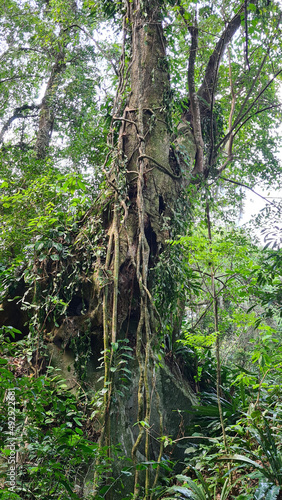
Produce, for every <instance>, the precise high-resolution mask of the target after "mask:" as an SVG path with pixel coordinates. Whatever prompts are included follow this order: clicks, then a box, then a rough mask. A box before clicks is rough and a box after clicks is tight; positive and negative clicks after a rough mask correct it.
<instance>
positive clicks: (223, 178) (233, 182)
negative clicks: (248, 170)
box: [218, 175, 281, 212]
mask: <svg viewBox="0 0 282 500" xmlns="http://www.w3.org/2000/svg"><path fill="white" fill-rule="evenodd" d="M218 178H219V179H222V180H223V181H227V182H231V184H235V185H236V186H241V187H244V188H246V189H249V190H250V191H252V193H254V194H255V195H256V196H259V197H260V198H261V199H262V200H264V201H266V202H267V203H269V204H270V205H273V206H274V207H275V208H276V210H278V212H281V210H280V208H279V207H278V206H277V205H276V204H275V203H273V201H270V200H269V199H268V198H265V196H262V195H261V194H259V193H257V192H256V191H255V190H254V189H253V188H251V187H250V186H247V184H243V183H242V182H238V181H233V180H232V179H227V178H226V177H222V176H221V175H220V176H219V177H218Z"/></svg>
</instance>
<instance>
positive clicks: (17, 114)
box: [0, 104, 39, 144]
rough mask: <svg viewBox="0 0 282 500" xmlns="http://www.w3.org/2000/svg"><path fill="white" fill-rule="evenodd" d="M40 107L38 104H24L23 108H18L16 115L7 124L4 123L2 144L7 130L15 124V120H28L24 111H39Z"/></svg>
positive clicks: (1, 133)
mask: <svg viewBox="0 0 282 500" xmlns="http://www.w3.org/2000/svg"><path fill="white" fill-rule="evenodd" d="M38 108H39V106H38V105H37V104H31V105H29V104H24V105H23V106H20V107H19V108H16V109H15V111H14V113H13V114H12V116H10V118H9V119H8V120H7V121H6V123H4V125H3V127H2V130H1V132H0V144H1V143H2V142H3V139H4V135H5V133H6V132H7V130H8V129H9V127H10V125H11V124H12V123H13V121H14V120H16V119H17V118H26V116H25V115H23V114H22V112H23V111H25V110H27V109H30V110H32V109H38Z"/></svg>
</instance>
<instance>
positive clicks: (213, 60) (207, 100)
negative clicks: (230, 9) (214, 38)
mask: <svg viewBox="0 0 282 500" xmlns="http://www.w3.org/2000/svg"><path fill="white" fill-rule="evenodd" d="M243 11H244V4H242V5H241V7H240V9H239V11H238V12H237V14H236V15H235V16H234V17H233V19H231V21H230V23H229V24H228V25H227V27H226V28H225V30H224V32H223V33H222V35H221V37H220V39H219V41H218V42H217V44H216V47H215V49H214V51H213V53H212V55H211V56H210V59H209V62H208V65H207V68H206V72H205V76H204V80H203V83H202V85H201V87H200V89H199V92H198V95H199V97H200V98H201V109H204V108H206V107H207V106H210V105H211V104H212V101H213V94H214V89H215V87H216V81H217V76H218V68H219V64H220V61H221V59H222V57H223V54H224V52H225V49H226V47H227V45H228V43H229V42H230V41H231V39H232V38H233V36H234V35H235V33H236V31H237V30H238V28H239V27H240V25H241V14H242V12H243Z"/></svg>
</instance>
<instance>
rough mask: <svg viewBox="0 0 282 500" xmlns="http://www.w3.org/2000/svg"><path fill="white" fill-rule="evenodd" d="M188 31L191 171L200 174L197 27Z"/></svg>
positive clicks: (201, 140) (201, 160) (201, 148)
mask: <svg viewBox="0 0 282 500" xmlns="http://www.w3.org/2000/svg"><path fill="white" fill-rule="evenodd" d="M189 31H190V34H191V47H190V54H189V65H188V89H189V97H190V109H191V114H192V126H193V132H194V138H195V143H196V148H197V152H196V159H195V166H194V169H193V171H192V175H197V174H202V173H203V171H204V141H203V137H202V127H201V115H200V106H199V100H198V96H197V93H196V88H195V60H196V55H197V48H198V27H197V26H193V27H189Z"/></svg>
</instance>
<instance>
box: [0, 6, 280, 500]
mask: <svg viewBox="0 0 282 500" xmlns="http://www.w3.org/2000/svg"><path fill="white" fill-rule="evenodd" d="M129 3H131V2H129ZM156 3H157V2H156ZM160 4H161V6H162V18H163V22H162V24H163V27H164V32H165V36H166V41H167V52H168V57H167V60H166V61H163V62H162V64H165V65H166V66H167V67H168V68H169V72H170V82H171V89H170V92H169V95H165V96H164V100H163V101H164V102H163V105H164V109H165V112H166V126H167V127H168V129H169V130H170V133H171V137H172V145H171V150H172V151H173V152H174V153H173V154H174V155H175V158H176V157H177V158H178V161H179V165H181V168H182V170H183V172H181V173H182V174H183V176H184V177H185V176H186V179H187V182H186V187H185V189H184V190H183V194H182V196H181V197H180V198H179V200H178V204H176V205H175V207H174V209H173V213H172V214H171V216H170V217H165V216H164V217H163V219H162V227H161V230H162V233H163V241H164V242H165V243H163V244H162V245H160V244H159V242H158V245H159V248H158V250H155V253H154V252H152V256H151V257H150V260H149V271H148V276H149V279H148V283H149V285H148V286H149V287H150V291H148V297H149V298H150V301H151V302H152V304H153V305H152V310H153V309H154V311H156V316H157V319H158V322H157V321H156V322H155V323H156V328H155V330H156V331H155V332H153V333H154V337H153V342H152V345H150V349H152V356H154V359H157V360H158V363H159V365H160V366H161V365H162V364H166V365H167V366H169V367H170V368H171V369H172V371H173V372H174V373H176V372H177V373H179V374H180V376H181V377H183V378H185V379H186V380H188V381H189V383H190V385H191V387H192V389H193V391H194V392H195V394H196V396H197V399H198V404H197V405H194V406H193V408H192V409H191V421H190V424H189V428H188V427H187V428H185V429H179V437H178V438H177V439H172V437H171V436H170V435H166V433H165V430H164V431H163V433H162V434H160V435H157V436H156V435H154V432H155V430H154V429H153V428H151V427H150V425H149V423H148V422H147V420H146V419H144V420H139V422H134V424H133V425H134V426H136V425H138V428H139V429H141V432H142V429H146V432H147V435H149V434H150V433H151V435H152V438H153V439H154V440H155V441H157V442H158V443H160V450H161V452H162V453H160V456H159V458H157V457H155V459H154V460H153V459H152V460H150V461H149V460H143V461H142V460H141V461H140V463H136V461H135V460H134V456H133V457H132V456H131V455H130V453H131V452H130V450H129V451H128V454H124V452H123V451H121V449H120V447H119V446H111V444H108V443H107V441H106V442H105V443H102V444H101V441H99V439H100V436H101V435H103V432H102V431H101V428H102V427H103V425H104V424H103V418H104V417H105V416H106V411H107V405H108V406H109V405H110V403H108V401H110V400H111V404H113V403H114V404H116V405H117V407H118V404H121V402H122V401H124V400H125V399H126V397H127V396H126V395H127V392H128V390H129V387H130V383H131V378H132V373H131V369H132V367H134V369H135V368H136V366H135V365H134V363H135V354H136V351H137V350H138V349H137V347H136V345H135V344H134V342H133V341H132V337H131V336H130V335H132V332H131V331H129V330H130V329H129V326H128V325H122V328H121V330H122V331H123V333H124V337H126V338H119V339H115V341H114V342H112V344H111V345H110V348H105V344H104V350H103V347H102V344H103V342H102V341H101V337H102V335H101V331H102V326H101V324H98V320H97V325H96V324H95V327H97V330H99V334H100V338H99V340H97V338H98V335H97V336H96V337H95V336H94V335H92V334H93V331H92V330H91V328H93V322H94V320H93V317H94V312H95V313H96V312H97V309H98V305H99V302H100V303H101V302H103V299H102V293H101V291H103V290H105V289H106V288H107V286H108V284H109V283H111V280H112V274H113V270H112V269H109V268H108V267H107V266H106V264H105V262H107V259H108V251H107V245H108V241H109V239H110V238H111V236H110V230H109V228H110V225H111V221H112V220H113V218H114V215H113V214H114V213H116V212H115V210H116V208H114V207H116V206H117V203H116V200H117V196H119V197H120V198H119V201H120V200H122V204H121V207H122V210H124V211H123V212H122V210H121V208H119V210H120V212H119V214H121V215H120V219H121V227H123V226H125V225H126V219H127V215H128V210H129V205H130V201H129V195H127V190H129V188H128V185H129V183H128V178H127V176H126V165H127V162H126V160H124V159H123V160H121V157H120V155H119V153H117V151H118V147H119V146H118V144H119V141H120V137H119V130H120V121H121V120H120V119H119V120H118V119H116V120H115V119H113V116H114V115H115V113H117V112H119V113H120V114H122V112H121V111H122V110H123V108H124V107H125V106H126V105H127V101H126V99H127V97H128V95H130V92H131V88H130V82H129V81H128V80H126V79H125V81H124V82H123V86H122V88H121V89H120V88H119V92H120V94H116V88H117V86H118V85H119V84H120V75H121V72H122V70H121V69H120V67H121V66H122V69H123V70H124V71H125V74H126V75H128V73H129V71H130V68H131V64H132V57H133V58H134V54H133V55H132V54H131V47H130V40H129V38H127V39H125V41H124V40H122V35H121V32H122V26H123V23H125V26H126V30H127V31H128V32H130V29H131V28H130V26H129V25H127V24H126V23H128V18H127V9H128V3H127V2H115V1H98V2H93V1H92V0H86V1H84V2H78V5H76V4H75V2H73V1H71V0H68V1H64V0H48V1H44V0H34V1H32V2H30V1H25V0H23V1H19V0H5V1H4V2H3V3H2V5H1V6H0V44H1V54H0V58H1V69H0V89H1V96H0V123H1V130H0V146H1V147H0V217H1V241H0V298H1V308H0V387H1V389H0V408H1V417H0V436H1V437H0V448H1V458H0V460H1V472H0V498H3V499H7V500H8V499H12V498H14V499H16V500H19V499H21V500H32V499H34V498H38V499H40V500H45V499H46V500H47V499H49V498H51V497H52V498H54V500H59V499H60V500H67V499H69V498H73V499H79V498H84V499H93V498H96V499H98V500H99V499H102V498H107V499H110V498H114V494H115V492H116V494H118V495H120V496H119V498H124V499H126V500H129V499H130V498H134V499H136V498H137V497H136V496H134V497H133V492H132V491H129V490H128V488H127V483H126V481H127V479H128V478H134V474H135V471H136V470H140V472H141V473H142V472H143V471H145V472H144V474H147V472H148V471H149V474H151V476H152V477H155V478H156V479H155V481H154V480H153V481H151V488H150V491H149V492H148V491H146V488H145V489H144V490H143V489H142V487H140V491H141V492H142V495H141V493H140V495H141V496H140V498H141V497H142V498H143V497H144V499H146V500H148V499H149V498H150V499H151V500H152V499H154V498H163V499H165V498H167V499H172V498H173V499H176V498H181V499H183V498H192V499H194V500H205V499H207V500H212V499H217V498H218V499H219V498H220V499H221V500H226V499H232V498H236V499H237V500H252V499H255V500H260V499H273V500H274V499H276V498H281V495H282V437H281V432H280V430H281V425H282V408H281V396H282V393H281V383H282V372H281V370H282V330H281V318H282V310H281V297H282V286H281V276H282V249H281V248H280V246H281V236H280V234H281V230H280V227H279V218H280V213H281V209H282V208H281V206H280V205H279V203H278V202H270V203H268V205H267V206H266V208H265V209H264V210H263V211H262V212H261V213H260V214H259V215H258V217H257V220H256V221H255V224H256V225H257V227H260V228H263V236H264V237H265V246H264V248H263V245H262V244H261V242H260V240H259V239H257V237H255V236H254V229H252V227H251V226H249V228H248V229H247V228H245V227H240V226H239V224H238V221H239V216H240V212H241V206H242V199H244V195H245V191H244V189H245V188H250V189H255V186H256V184H260V185H264V186H267V187H270V186H271V187H272V188H277V189H279V188H280V174H281V166H280V162H279V156H278V154H277V153H278V152H279V148H280V147H281V138H280V136H279V125H280V122H281V107H280V106H281V104H280V101H279V88H280V87H279V86H280V85H281V71H282V69H281V68H280V65H279V64H280V61H281V48H282V47H281V43H282V42H281V34H280V32H281V28H280V25H281V17H282V14H281V9H280V6H279V3H275V2H265V1H264V0H260V1H257V2H254V3H253V2H245V9H243V7H242V10H241V11H240V12H241V21H240V22H241V25H240V28H239V30H238V32H237V33H236V35H235V36H234V37H233V38H232V41H230V43H229V44H228V47H227V49H226V51H225V54H224V55H223V57H222V60H219V61H218V68H217V70H218V79H217V81H216V82H215V81H214V82H212V83H213V88H212V93H213V97H214V98H215V101H214V103H213V104H212V105H211V111H210V114H209V113H208V112H207V113H206V114H205V113H204V112H203V116H204V118H202V123H201V127H202V135H203V150H204V154H205V157H206V158H208V161H207V163H206V170H205V176H204V177H203V178H201V180H200V182H197V183H195V182H194V183H190V184H189V180H190V178H191V172H189V171H188V170H189V168H190V167H189V165H190V162H191V158H190V156H189V154H188V152H187V149H185V145H184V143H183V142H181V141H179V140H178V139H179V137H178V136H179V126H180V124H181V122H182V121H183V117H185V119H186V120H188V121H189V113H190V110H189V109H190V108H189V106H190V101H189V96H188V91H187V82H186V80H187V61H188V59H189V54H190V53H191V48H190V31H189V29H191V26H192V25H193V23H194V22H195V23H196V21H195V19H196V14H195V9H196V10H197V11H198V12H197V16H198V19H197V27H198V30H199V45H198V51H197V59H196V64H195V73H194V79H195V85H196V88H197V89H198V90H199V88H200V87H201V83H202V82H203V81H204V75H205V70H206V67H207V65H208V64H209V60H210V57H211V54H212V52H213V50H214V48H215V44H216V43H217V42H218V40H219V39H220V36H221V34H222V32H223V30H224V29H225V27H226V25H227V24H228V23H230V22H231V20H232V19H233V16H234V15H235V14H236V13H237V12H238V9H239V7H240V6H239V5H237V3H236V2H231V3H230V2H228V3H226V2H224V1H223V2H222V3H221V2H206V3H203V4H200V5H198V6H196V3H195V2H193V1H190V0H183V1H166V2H165V1H163V2H160ZM144 5H145V6H146V5H147V2H144ZM144 8H145V7H144ZM240 8H241V7H240ZM187 26H188V28H187ZM126 30H125V31H126ZM120 61H121V65H120ZM159 64H161V63H159ZM115 96H116V97H115ZM117 96H118V97H117ZM200 102H201V106H203V109H205V106H206V104H207V103H206V101H205V99H204V97H202V98H201V99H200ZM231 103H232V105H231ZM150 120H151V121H150V127H149V132H151V130H153V129H154V125H155V122H154V120H155V117H154V113H153V112H152V116H151V118H150ZM129 121H130V120H129ZM136 128H137V127H136ZM149 132H148V135H149ZM42 134H43V135H44V134H45V136H44V137H43V135H42ZM230 134H233V136H232V144H230ZM42 137H43V139H44V141H45V142H44V141H43V140H42V141H41V139H42ZM46 141H47V142H46ZM232 147H233V149H232ZM180 160H181V161H180ZM183 165H184V166H185V168H186V169H187V171H188V172H184V167H183ZM114 169H116V170H117V172H118V173H117V175H116V178H115V182H116V179H118V181H117V182H116V184H115V183H114V182H113V181H112V179H113V175H114V174H113V172H114ZM190 170H191V169H190ZM189 176H190V177H189ZM144 177H145V176H144ZM176 177H177V176H176ZM188 184H189V185H188ZM187 185H188V187H187ZM161 208H162V207H161V205H160V212H161V211H162V210H161ZM254 227H255V226H253V228H254ZM148 241H149V237H148ZM150 243H151V242H150ZM115 244H116V243H115ZM154 245H155V246H156V247H157V246H158V245H157V243H156V242H155V241H153V243H152V247H153V246H154ZM115 252H116V248H115ZM109 253H110V254H111V253H113V251H112V249H111V248H110V250H109ZM96 275H97V276H98V278H97V282H98V283H99V285H100V291H97V297H96V298H95V300H94V299H93V295H91V293H90V290H92V291H93V288H95V286H97V285H96V282H95V280H94V277H96ZM93 283H94V284H93ZM136 283H137V280H136ZM136 283H135V282H134V280H133V279H132V285H131V287H132V289H131V290H129V292H130V293H131V295H132V296H133V294H134V293H135V288H137V285H136ZM119 286H120V287H121V281H120V282H119ZM126 292H128V290H127V291H126ZM119 293H120V294H121V293H122V291H121V289H120V290H119ZM146 293H147V291H146ZM139 299H140V297H138V296H137V299H136V298H135V297H133V299H132V297H131V302H130V306H129V308H130V312H131V307H132V309H134V306H135V303H134V300H135V301H136V302H138V300H139ZM91 308H92V310H91ZM93 311H94V312H93ZM91 312H93V314H92V316H91ZM86 313H87V314H88V316H87V317H86V316H85V319H84V315H85V314H86ZM97 314H98V313H97ZM138 314H139V313H138ZM140 316H141V314H140ZM74 317H76V320H77V323H75V321H74V320H73V318H74ZM77 318H78V319H77ZM95 321H96V318H95ZM134 321H135V322H136V318H134ZM64 322H66V324H68V323H67V322H69V324H75V327H73V330H71V329H70V333H67V334H66V335H65V336H64V337H63V336H62V335H61V330H60V328H61V325H62V324H64ZM72 322H73V323H72ZM128 324H129V322H128ZM106 326H107V322H106ZM103 327H104V329H105V321H104V324H103ZM75 328H77V330H75ZM74 331H76V333H77V332H78V334H77V335H74V333H73V332H74ZM60 335H61V336H60ZM95 335H96V334H95ZM93 338H94V340H93ZM53 342H54V345H55V346H56V348H58V349H61V350H62V351H64V352H67V353H69V352H71V353H72V355H73V362H72V364H73V367H74V370H75V374H76V376H73V372H72V367H71V366H68V370H69V373H70V375H69V378H68V377H66V378H67V380H65V379H64V378H63V375H62V373H61V371H60V370H59V368H55V367H54V366H53V362H52V356H53V354H50V352H51V350H50V345H51V344H52V343H53ZM95 342H96V343H95ZM94 344H95V348H93V345H94ZM95 349H96V351H95ZM137 355H138V352H137ZM91 356H94V357H95V362H96V358H97V359H98V358H99V362H97V363H96V364H98V365H99V368H100V369H101V380H98V383H97V387H96V391H93V387H90V384H89V383H88V378H87V377H88V369H89V365H90V361H91ZM107 360H109V367H110V372H111V377H112V378H111V379H110V380H111V382H109V381H108V380H106V383H104V386H103V370H105V371H106V366H105V365H107ZM70 364H71V363H70ZM111 384H112V385H111ZM11 392H12V394H14V396H15V400H16V406H15V411H14V413H13V415H14V417H15V421H16V430H15V433H16V434H15V440H16V461H17V480H16V486H15V488H14V489H13V491H12V490H11V489H9V485H7V470H8V467H9V465H11V464H13V461H12V457H13V453H12V451H13V450H12V451H11V441H10V440H9V439H10V438H11V427H9V423H8V422H9V406H8V402H9V394H11ZM109 395H110V396H109ZM106 397H109V398H111V399H109V400H107V399H106ZM175 410H178V408H175ZM105 427H106V425H105ZM182 431H183V432H182ZM140 435H141V434H140ZM184 445H185V459H184V463H182V464H179V463H178V464H176V463H174V462H173V460H170V456H171V454H173V450H174V448H175V447H178V446H179V447H180V446H182V447H183V446H184ZM140 455H141V454H140ZM141 456H144V455H141ZM119 462H122V463H123V464H124V463H125V462H126V464H127V465H126V466H123V465H122V468H121V471H119V472H118V474H115V473H114V472H113V470H114V468H115V464H116V463H119ZM93 463H95V474H94V473H93ZM181 469H183V470H182V474H179V472H180V470H181ZM176 472H177V473H176ZM154 474H156V475H155V476H154ZM135 477H136V476H135ZM131 484H132V483H131ZM97 485H98V486H97ZM83 488H84V489H83ZM138 491H139V490H138ZM138 494H139V493H138ZM138 498H139V497H138Z"/></svg>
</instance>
